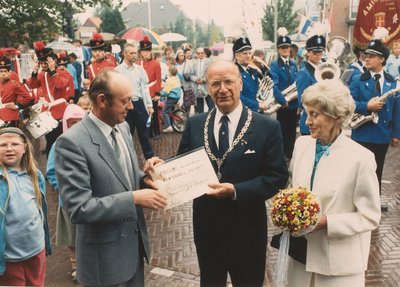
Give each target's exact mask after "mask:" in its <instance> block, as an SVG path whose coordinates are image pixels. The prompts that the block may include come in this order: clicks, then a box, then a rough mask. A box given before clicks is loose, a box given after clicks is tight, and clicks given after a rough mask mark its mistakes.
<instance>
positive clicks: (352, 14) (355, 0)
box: [349, 0, 360, 20]
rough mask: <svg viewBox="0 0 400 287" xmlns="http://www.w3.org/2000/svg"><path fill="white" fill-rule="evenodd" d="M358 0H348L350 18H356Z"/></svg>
mask: <svg viewBox="0 0 400 287" xmlns="http://www.w3.org/2000/svg"><path fill="white" fill-rule="evenodd" d="M359 5H360V0H350V9H349V10H350V19H354V20H355V19H356V17H357V11H358V6H359Z"/></svg>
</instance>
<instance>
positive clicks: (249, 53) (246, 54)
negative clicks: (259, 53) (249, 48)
mask: <svg viewBox="0 0 400 287" xmlns="http://www.w3.org/2000/svg"><path fill="white" fill-rule="evenodd" d="M241 54H242V55H245V56H251V55H252V52H241Z"/></svg>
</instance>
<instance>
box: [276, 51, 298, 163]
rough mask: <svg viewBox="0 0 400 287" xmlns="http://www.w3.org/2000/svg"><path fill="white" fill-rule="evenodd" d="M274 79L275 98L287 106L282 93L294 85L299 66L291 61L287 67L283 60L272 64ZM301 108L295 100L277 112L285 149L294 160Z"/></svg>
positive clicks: (286, 153)
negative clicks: (298, 114) (298, 116)
mask: <svg viewBox="0 0 400 287" xmlns="http://www.w3.org/2000/svg"><path fill="white" fill-rule="evenodd" d="M270 72H271V74H272V77H273V79H274V97H275V99H276V100H277V101H278V103H279V104H281V105H282V106H283V105H285V104H286V100H285V97H284V96H283V95H282V93H281V92H282V91H283V90H285V89H286V88H287V87H289V86H290V85H291V84H293V83H294V82H295V80H296V76H297V72H298V69H297V65H296V62H295V61H293V60H289V67H288V66H286V65H285V63H284V62H283V60H282V58H281V57H279V58H278V60H276V61H273V62H272V63H271V70H270ZM298 107H299V102H298V100H297V99H296V100H293V101H291V102H290V103H289V106H288V107H287V108H284V109H279V110H278V111H277V113H276V114H277V120H278V121H279V123H280V124H281V131H282V136H283V149H284V151H285V155H286V157H287V158H292V153H293V148H294V142H295V141H296V123H297V108H298Z"/></svg>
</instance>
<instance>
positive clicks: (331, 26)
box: [329, 3, 333, 32]
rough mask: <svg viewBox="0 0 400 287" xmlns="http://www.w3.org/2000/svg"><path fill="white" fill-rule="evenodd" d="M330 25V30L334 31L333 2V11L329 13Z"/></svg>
mask: <svg viewBox="0 0 400 287" xmlns="http://www.w3.org/2000/svg"><path fill="white" fill-rule="evenodd" d="M329 27H330V30H329V31H330V32H332V31H333V3H332V4H331V12H330V13H329Z"/></svg>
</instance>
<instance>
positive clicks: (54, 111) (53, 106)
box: [49, 99, 67, 120]
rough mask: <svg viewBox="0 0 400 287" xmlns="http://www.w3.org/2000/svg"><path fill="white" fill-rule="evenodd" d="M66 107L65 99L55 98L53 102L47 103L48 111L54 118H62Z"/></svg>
mask: <svg viewBox="0 0 400 287" xmlns="http://www.w3.org/2000/svg"><path fill="white" fill-rule="evenodd" d="M66 108H67V102H66V101H65V99H58V100H55V101H54V102H50V103H49V111H50V113H51V115H52V117H53V118H54V119H56V120H59V119H62V118H63V116H64V112H65V109H66Z"/></svg>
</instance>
